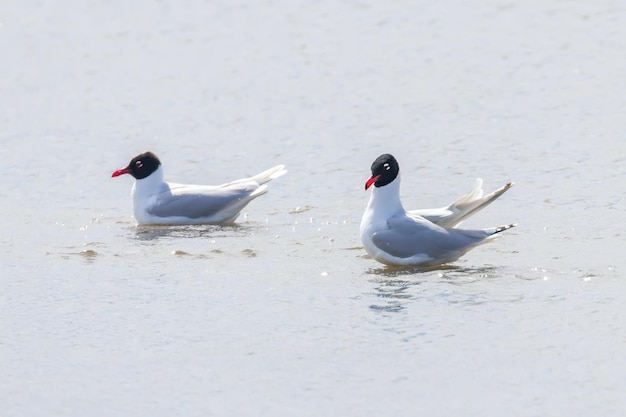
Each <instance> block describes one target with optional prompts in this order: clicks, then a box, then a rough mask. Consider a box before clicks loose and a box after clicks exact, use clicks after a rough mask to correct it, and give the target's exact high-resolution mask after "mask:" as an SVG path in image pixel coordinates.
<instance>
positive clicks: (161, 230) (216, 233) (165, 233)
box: [131, 224, 253, 241]
mask: <svg viewBox="0 0 626 417" xmlns="http://www.w3.org/2000/svg"><path fill="white" fill-rule="evenodd" d="M252 231H253V229H252V228H251V227H247V226H241V225H240V224H235V225H229V226H216V225H190V226H136V227H133V228H132V229H131V236H132V237H133V238H135V239H138V240H142V241H152V240H157V239H186V238H198V237H207V238H221V237H233V236H245V235H248V234H250V233H251V232H252Z"/></svg>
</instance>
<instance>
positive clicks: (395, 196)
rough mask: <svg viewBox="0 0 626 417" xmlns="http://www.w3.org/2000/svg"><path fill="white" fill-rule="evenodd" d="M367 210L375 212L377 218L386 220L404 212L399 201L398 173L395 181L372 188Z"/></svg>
mask: <svg viewBox="0 0 626 417" xmlns="http://www.w3.org/2000/svg"><path fill="white" fill-rule="evenodd" d="M367 210H375V211H376V216H377V217H378V218H385V219H386V218H388V217H391V216H392V215H394V214H397V213H401V212H403V211H404V207H403V206H402V202H401V201H400V173H399V172H398V176H397V177H396V179H395V180H393V181H392V182H390V183H389V184H387V185H384V186H382V187H376V186H375V185H373V186H372V191H371V194H370V201H369V203H368V204H367Z"/></svg>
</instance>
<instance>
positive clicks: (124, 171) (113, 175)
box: [111, 168, 130, 178]
mask: <svg viewBox="0 0 626 417" xmlns="http://www.w3.org/2000/svg"><path fill="white" fill-rule="evenodd" d="M124 174H130V170H129V169H128V168H122V169H118V170H117V171H115V172H114V173H113V174H111V178H115V177H119V176H120V175H124Z"/></svg>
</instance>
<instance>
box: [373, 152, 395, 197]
mask: <svg viewBox="0 0 626 417" xmlns="http://www.w3.org/2000/svg"><path fill="white" fill-rule="evenodd" d="M399 172H400V166H399V165H398V161H396V158H394V157H393V155H391V154H388V153H386V154H383V155H381V156H379V157H378V158H376V159H375V160H374V162H372V176H371V177H370V178H369V179H368V180H367V182H366V183H365V189H366V190H367V189H368V188H370V187H371V186H372V184H374V185H375V186H376V187H384V186H385V185H387V184H389V183H390V182H392V181H393V180H395V179H396V177H397V176H398V173H399Z"/></svg>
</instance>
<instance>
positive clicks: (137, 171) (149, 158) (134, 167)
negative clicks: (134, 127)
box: [111, 152, 161, 180]
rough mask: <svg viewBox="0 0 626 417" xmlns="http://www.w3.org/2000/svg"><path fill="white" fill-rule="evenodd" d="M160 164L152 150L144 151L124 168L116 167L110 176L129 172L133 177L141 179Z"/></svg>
mask: <svg viewBox="0 0 626 417" xmlns="http://www.w3.org/2000/svg"><path fill="white" fill-rule="evenodd" d="M160 165H161V161H159V158H157V156H156V155H155V154H153V153H152V152H144V153H142V154H141V155H137V156H136V157H134V158H133V159H131V160H130V163H129V164H128V166H127V167H126V168H122V169H118V170H117V171H115V172H114V173H113V174H112V175H111V176H112V177H118V176H120V175H123V174H130V175H132V176H133V177H135V179H138V180H141V179H144V178H146V177H149V176H150V174H152V173H153V172H154V171H156V170H157V169H158V168H159V166H160Z"/></svg>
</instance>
